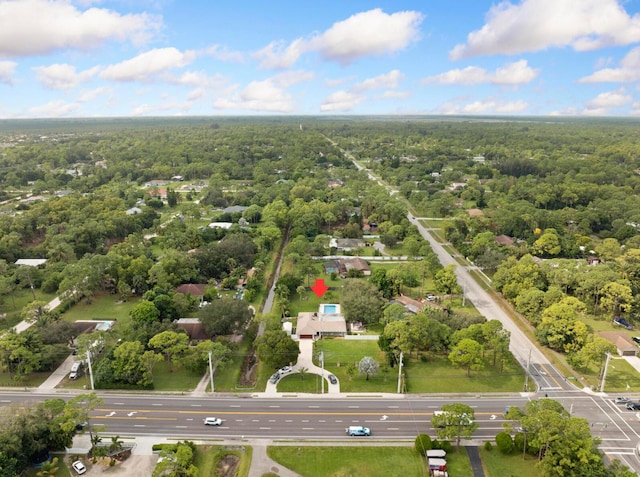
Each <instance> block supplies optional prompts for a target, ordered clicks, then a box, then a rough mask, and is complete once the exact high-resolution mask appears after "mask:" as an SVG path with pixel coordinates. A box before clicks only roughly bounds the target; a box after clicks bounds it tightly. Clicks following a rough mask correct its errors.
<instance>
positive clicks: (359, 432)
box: [345, 426, 371, 436]
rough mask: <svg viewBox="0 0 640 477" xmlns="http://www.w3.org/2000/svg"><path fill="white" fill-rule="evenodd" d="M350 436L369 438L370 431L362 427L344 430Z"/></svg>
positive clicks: (351, 427)
mask: <svg viewBox="0 0 640 477" xmlns="http://www.w3.org/2000/svg"><path fill="white" fill-rule="evenodd" d="M345 430H346V431H347V434H349V435H350V436H370V435H371V429H369V428H368V427H364V426H349V427H347V428H346V429H345Z"/></svg>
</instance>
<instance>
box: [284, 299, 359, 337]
mask: <svg viewBox="0 0 640 477" xmlns="http://www.w3.org/2000/svg"><path fill="white" fill-rule="evenodd" d="M330 307H333V308H330ZM346 334H347V322H346V321H345V319H344V316H342V313H340V305H327V304H320V307H319V309H318V311H317V312H310V311H303V312H300V313H298V323H297V325H296V335H297V336H298V338H299V339H301V340H302V339H319V338H322V337H324V336H332V337H336V336H337V337H343V336H345V335H346Z"/></svg>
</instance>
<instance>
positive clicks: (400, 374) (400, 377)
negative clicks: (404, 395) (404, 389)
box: [398, 351, 402, 394]
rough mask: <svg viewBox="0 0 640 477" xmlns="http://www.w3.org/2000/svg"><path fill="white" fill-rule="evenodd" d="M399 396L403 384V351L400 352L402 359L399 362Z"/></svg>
mask: <svg viewBox="0 0 640 477" xmlns="http://www.w3.org/2000/svg"><path fill="white" fill-rule="evenodd" d="M398 364H399V365H398V394H400V385H401V383H402V351H400V359H399V361H398Z"/></svg>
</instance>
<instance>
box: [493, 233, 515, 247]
mask: <svg viewBox="0 0 640 477" xmlns="http://www.w3.org/2000/svg"><path fill="white" fill-rule="evenodd" d="M496 243H498V244H500V245H513V239H512V238H511V237H509V236H508V235H497V236H496Z"/></svg>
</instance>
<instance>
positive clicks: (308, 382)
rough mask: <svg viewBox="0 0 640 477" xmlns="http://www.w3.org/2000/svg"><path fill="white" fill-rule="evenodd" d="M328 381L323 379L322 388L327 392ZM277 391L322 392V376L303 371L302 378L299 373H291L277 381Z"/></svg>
mask: <svg viewBox="0 0 640 477" xmlns="http://www.w3.org/2000/svg"><path fill="white" fill-rule="evenodd" d="M328 389H329V383H327V381H326V380H325V383H324V390H325V392H327V390H328ZM278 392H279V393H289V392H295V393H313V394H320V393H321V392H322V378H321V377H320V375H319V374H311V373H305V375H304V379H303V378H302V375H301V374H300V373H292V374H289V375H287V376H285V377H284V378H282V379H280V381H278Z"/></svg>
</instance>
